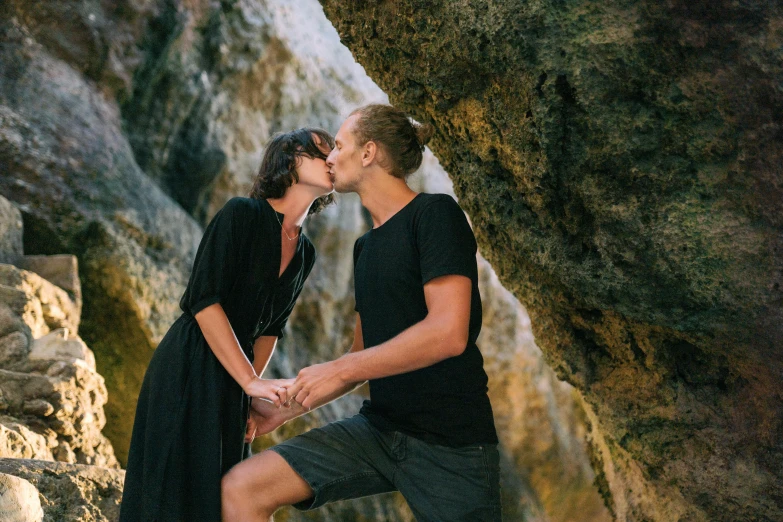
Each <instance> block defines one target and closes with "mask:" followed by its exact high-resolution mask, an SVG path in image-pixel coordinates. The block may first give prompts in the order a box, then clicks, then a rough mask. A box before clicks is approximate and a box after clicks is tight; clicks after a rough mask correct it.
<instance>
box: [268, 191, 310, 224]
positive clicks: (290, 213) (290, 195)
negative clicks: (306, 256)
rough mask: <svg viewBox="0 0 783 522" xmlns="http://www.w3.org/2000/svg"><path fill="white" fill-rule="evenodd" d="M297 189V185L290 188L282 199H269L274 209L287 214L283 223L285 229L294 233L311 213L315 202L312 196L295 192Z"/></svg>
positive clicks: (302, 192)
mask: <svg viewBox="0 0 783 522" xmlns="http://www.w3.org/2000/svg"><path fill="white" fill-rule="evenodd" d="M295 187H296V185H294V186H293V187H289V188H288V190H286V193H285V195H284V196H283V197H282V198H269V199H267V201H268V202H269V204H270V205H272V208H273V209H275V210H276V211H277V212H279V213H281V214H285V218H284V219H283V223H282V225H283V228H284V229H286V230H287V231H288V232H294V233H296V231H297V229H298V228H299V227H301V226H302V223H304V220H305V218H306V217H307V213H308V212H309V211H310V207H311V206H312V204H313V201H315V199H314V198H313V196H312V194H308V193H306V192H304V191H300V190H295Z"/></svg>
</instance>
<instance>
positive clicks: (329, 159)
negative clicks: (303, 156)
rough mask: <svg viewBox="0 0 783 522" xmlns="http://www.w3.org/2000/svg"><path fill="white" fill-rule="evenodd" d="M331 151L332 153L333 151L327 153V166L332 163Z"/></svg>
mask: <svg viewBox="0 0 783 522" xmlns="http://www.w3.org/2000/svg"><path fill="white" fill-rule="evenodd" d="M333 153H334V151H332V152H330V153H329V155H328V156H327V157H326V165H327V166H329V167H331V166H332V165H334V160H332V154H333Z"/></svg>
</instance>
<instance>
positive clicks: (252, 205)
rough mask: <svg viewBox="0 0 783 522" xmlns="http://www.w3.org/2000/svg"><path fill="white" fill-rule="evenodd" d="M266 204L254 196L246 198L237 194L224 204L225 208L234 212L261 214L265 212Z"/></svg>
mask: <svg viewBox="0 0 783 522" xmlns="http://www.w3.org/2000/svg"><path fill="white" fill-rule="evenodd" d="M263 207H264V204H263V202H262V201H261V200H258V199H254V198H246V197H241V196H235V197H233V198H231V199H229V200H228V201H226V204H225V205H223V210H226V211H228V212H231V213H232V214H240V215H244V214H250V213H255V214H259V213H261V212H263V210H264V209H263Z"/></svg>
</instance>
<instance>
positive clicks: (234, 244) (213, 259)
mask: <svg viewBox="0 0 783 522" xmlns="http://www.w3.org/2000/svg"><path fill="white" fill-rule="evenodd" d="M242 206H243V205H242V203H241V199H240V198H233V199H231V200H229V202H228V203H226V205H225V206H224V207H223V208H222V209H220V210H219V211H218V213H217V214H215V217H213V218H212V221H210V223H209V225H207V228H206V230H204V236H203V237H202V238H201V243H200V244H199V246H198V251H197V252H196V259H195V261H194V262H193V270H192V271H191V273H190V280H189V281H188V287H187V289H186V290H185V294H184V295H183V296H182V300H181V301H180V307H181V308H182V310H184V311H186V312H189V313H190V314H191V315H196V314H197V313H199V312H200V311H201V310H203V309H204V308H206V307H208V306H210V305H213V304H215V303H224V302H225V299H226V298H227V297H228V295H229V292H230V291H231V287H232V285H233V284H234V281H235V279H236V275H237V265H238V263H239V259H238V258H239V255H240V251H239V248H240V246H241V242H242V237H241V231H242V230H244V229H247V228H248V227H247V226H242Z"/></svg>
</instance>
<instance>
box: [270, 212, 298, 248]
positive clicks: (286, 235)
mask: <svg viewBox="0 0 783 522" xmlns="http://www.w3.org/2000/svg"><path fill="white" fill-rule="evenodd" d="M272 212H274V213H275V217H276V218H277V222H278V223H280V216H278V215H277V212H275V210H274V209H272ZM280 228H281V229H282V231H283V234H285V237H287V238H288V240H289V241H293V240H294V239H296V238H298V237H299V233H300V232H301V231H302V229H301V228H300V229H299V232H297V233H296V235H295V236H294V237H291V236H289V235H288V232H286V231H285V228H284V227H283V224H282V223H280Z"/></svg>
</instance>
